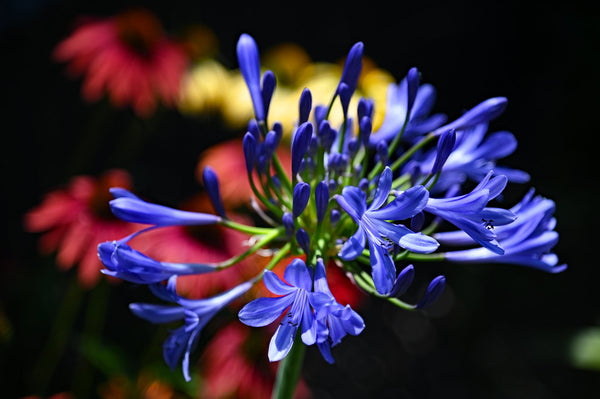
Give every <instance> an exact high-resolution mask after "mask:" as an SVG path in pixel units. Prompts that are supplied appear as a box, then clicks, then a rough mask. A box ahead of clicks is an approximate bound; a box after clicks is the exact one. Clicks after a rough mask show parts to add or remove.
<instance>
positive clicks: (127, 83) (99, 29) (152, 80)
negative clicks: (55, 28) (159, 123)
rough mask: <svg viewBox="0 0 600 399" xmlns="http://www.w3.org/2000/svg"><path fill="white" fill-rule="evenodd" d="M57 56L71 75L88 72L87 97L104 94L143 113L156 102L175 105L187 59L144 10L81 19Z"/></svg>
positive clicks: (138, 112)
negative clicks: (106, 16) (66, 63)
mask: <svg viewBox="0 0 600 399" xmlns="http://www.w3.org/2000/svg"><path fill="white" fill-rule="evenodd" d="M54 58H55V59H56V60H57V61H60V62H68V63H69V66H68V70H69V72H70V73H71V74H72V75H75V76H79V75H85V78H84V82H83V87H82V94H83V97H84V98H85V99H86V100H88V101H98V100H99V99H100V98H101V97H102V96H103V95H104V94H105V93H106V94H108V96H109V98H110V100H111V102H112V103H113V104H114V105H115V106H117V107H123V106H127V105H131V106H132V107H133V109H134V110H135V112H136V113H137V114H138V115H139V116H149V115H150V114H152V112H154V110H155V108H156V105H157V100H160V101H161V102H162V103H163V104H165V105H167V106H172V105H174V103H175V101H176V100H177V99H178V97H179V90H180V84H181V79H182V77H183V74H184V72H185V70H186V68H187V66H188V62H189V60H188V56H187V54H186V53H185V51H184V48H183V46H180V45H179V44H177V43H175V42H174V41H172V40H171V39H169V38H168V37H167V36H166V34H165V33H164V31H163V29H162V26H161V24H160V22H159V21H158V19H157V18H156V16H154V15H153V14H152V13H151V12H149V11H147V10H145V9H134V10H130V11H126V12H123V13H121V14H119V15H116V16H114V17H112V18H108V19H99V20H87V21H86V22H84V23H81V24H80V25H79V26H78V27H77V28H76V29H75V30H74V32H73V33H72V34H71V35H70V36H69V37H67V38H66V39H65V40H64V41H62V42H61V43H59V44H58V46H57V47H56V49H55V51H54Z"/></svg>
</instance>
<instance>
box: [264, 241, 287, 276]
mask: <svg viewBox="0 0 600 399" xmlns="http://www.w3.org/2000/svg"><path fill="white" fill-rule="evenodd" d="M291 247H292V244H290V243H289V242H288V243H287V244H285V245H284V246H283V247H281V249H280V250H279V251H277V253H276V254H275V255H273V258H271V261H270V262H269V264H267V266H266V267H265V269H267V270H272V269H273V268H274V267H275V266H277V264H278V263H279V261H281V259H283V258H285V257H286V256H287V255H288V254H289V253H290V248H291Z"/></svg>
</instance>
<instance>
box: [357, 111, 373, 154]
mask: <svg viewBox="0 0 600 399" xmlns="http://www.w3.org/2000/svg"><path fill="white" fill-rule="evenodd" d="M359 121H360V122H359V130H358V137H359V139H360V142H361V143H362V144H363V145H364V146H365V147H367V146H368V145H369V137H371V132H372V131H373V123H372V122H371V118H370V117H368V116H363V117H362V118H360V120H359Z"/></svg>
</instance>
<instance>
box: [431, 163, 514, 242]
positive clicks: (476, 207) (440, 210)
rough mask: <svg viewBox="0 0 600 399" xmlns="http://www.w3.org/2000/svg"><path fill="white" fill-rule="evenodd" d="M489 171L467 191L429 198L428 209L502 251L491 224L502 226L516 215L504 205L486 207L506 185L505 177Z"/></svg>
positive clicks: (478, 239)
mask: <svg viewBox="0 0 600 399" xmlns="http://www.w3.org/2000/svg"><path fill="white" fill-rule="evenodd" d="M492 173H493V172H490V173H488V174H487V175H486V177H485V178H484V179H483V180H482V181H481V182H480V183H479V184H478V185H477V187H475V188H474V189H473V191H471V192H470V193H468V194H465V195H461V196H455V197H449V198H429V199H428V201H427V205H426V206H425V211H426V212H429V213H431V214H434V215H436V216H439V217H440V218H442V219H444V220H446V221H448V222H450V223H452V224H453V225H455V226H456V227H458V228H460V229H461V230H462V231H464V232H465V233H466V234H467V235H469V236H470V237H471V238H472V239H473V240H475V241H476V242H478V243H479V244H481V245H482V246H484V247H485V248H487V249H489V250H490V251H492V252H494V253H497V254H502V253H503V249H502V248H501V247H500V245H498V241H497V240H496V233H495V231H494V229H493V228H491V227H492V226H502V225H505V224H508V223H511V222H512V221H513V220H515V215H514V214H513V213H512V212H510V211H508V210H506V209H502V208H494V207H486V205H487V204H488V202H489V201H491V200H493V199H494V198H496V197H497V196H498V195H499V194H500V193H501V192H502V190H503V189H504V187H505V186H506V182H507V179H506V177H505V176H495V177H491V176H492Z"/></svg>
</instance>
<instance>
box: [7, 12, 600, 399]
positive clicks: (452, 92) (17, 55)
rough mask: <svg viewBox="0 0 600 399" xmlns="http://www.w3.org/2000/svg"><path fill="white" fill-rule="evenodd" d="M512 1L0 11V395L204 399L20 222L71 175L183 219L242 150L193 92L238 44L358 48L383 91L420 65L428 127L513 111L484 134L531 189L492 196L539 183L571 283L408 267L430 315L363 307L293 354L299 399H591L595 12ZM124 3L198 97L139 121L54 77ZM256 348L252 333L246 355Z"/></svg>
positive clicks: (328, 53)
mask: <svg viewBox="0 0 600 399" xmlns="http://www.w3.org/2000/svg"><path fill="white" fill-rule="evenodd" d="M261 4H262V3H261ZM527 4H528V5H527V6H524V5H523V4H522V2H517V1H490V2H474V1H455V2H443V1H437V2H428V1H421V2H396V3H394V5H393V6H391V5H390V6H388V5H384V4H383V2H381V3H380V2H362V3H360V2H359V3H357V4H353V5H350V4H345V5H341V6H339V7H335V6H334V5H333V4H328V5H324V4H319V3H317V4H311V3H307V2H297V3H285V4H283V3H280V4H275V3H274V4H272V5H269V6H266V5H259V4H258V3H257V2H245V3H244V4H235V5H234V4H230V3H229V2H210V3H209V2H203V1H199V0H197V1H183V0H172V1H168V2H143V3H139V2H131V1H112V0H107V1H102V2H78V1H68V0H28V1H4V2H3V5H2V12H0V49H2V52H3V55H2V63H1V64H2V65H1V69H0V72H1V73H0V88H1V89H2V96H3V97H4V101H3V105H2V108H0V109H1V115H2V122H3V123H2V126H1V128H0V129H1V130H2V132H3V134H2V137H3V144H2V145H1V148H2V157H1V158H0V163H1V171H2V175H1V178H2V184H3V185H2V187H3V190H2V192H3V195H2V196H1V197H0V204H1V206H2V208H1V209H3V210H4V211H3V212H2V214H3V225H4V228H3V229H2V230H1V237H0V238H1V240H0V242H1V245H2V247H1V250H0V265H1V269H0V270H1V272H2V278H0V354H1V355H0V387H1V388H2V394H0V396H2V397H6V398H22V397H26V396H29V395H38V396H39V397H44V398H46V397H51V396H52V395H56V394H61V393H64V395H71V397H75V398H95V397H102V398H113V397H114V398H129V397H132V398H133V397H136V398H171V397H177V398H188V397H210V395H213V397H217V396H216V395H217V394H216V393H214V392H213V393H211V394H209V393H207V392H206V391H205V386H206V384H207V382H206V381H207V379H208V377H207V376H208V375H210V369H211V364H210V361H209V360H207V358H205V357H203V351H202V350H198V351H196V352H195V355H194V359H193V360H194V362H195V364H196V366H194V368H193V370H194V375H195V376H194V379H193V381H192V383H185V382H184V381H183V378H182V377H181V375H180V374H181V371H180V369H177V370H175V371H174V372H171V371H169V370H168V368H167V367H166V366H164V365H163V361H162V356H161V347H160V346H161V342H162V340H163V339H164V336H165V335H166V333H167V329H166V328H164V326H154V325H150V324H149V323H147V322H144V321H143V320H140V319H137V318H135V317H134V316H133V315H132V314H131V313H130V312H129V310H128V307H127V305H128V303H130V302H133V301H142V300H150V301H151V300H152V298H151V297H150V295H148V293H147V291H146V290H144V289H143V287H136V286H134V285H131V284H126V283H124V284H113V283H111V282H108V281H107V280H106V278H104V277H100V278H97V277H94V275H92V277H90V274H89V269H88V274H86V275H83V274H82V273H83V269H82V266H81V264H80V263H83V262H84V261H81V262H80V261H79V260H76V259H73V256H74V255H71V257H70V258H69V255H68V254H65V253H62V255H61V254H60V250H57V249H56V248H57V247H58V244H57V243H56V240H58V238H57V236H56V235H55V236H47V235H44V233H45V230H46V228H48V226H50V225H52V223H53V222H52V221H51V220H50V219H52V217H53V216H52V215H48V214H45V216H44V217H45V218H49V219H44V220H46V222H47V223H46V225H35V223H34V222H31V221H30V222H27V220H28V219H27V216H26V215H27V214H28V212H31V211H32V210H34V209H39V208H37V207H39V206H40V205H41V204H42V203H43V201H44V200H45V198H46V199H47V196H46V195H47V194H48V193H51V192H56V190H62V191H60V192H61V193H63V194H64V193H65V192H66V191H68V190H69V187H70V189H72V190H75V191H76V190H78V189H79V190H84V189H83V188H81V187H79V186H78V184H81V182H80V183H74V182H73V178H74V177H76V176H89V177H90V178H91V179H92V180H90V181H92V182H96V183H90V181H88V182H87V184H88V185H89V184H92V186H93V185H94V184H97V185H96V186H93V187H95V188H91V189H90V188H89V187H88V189H90V190H92V191H94V190H95V189H96V188H98V187H102V184H105V183H102V182H100V183H97V180H98V179H100V180H101V179H102V177H101V176H106V172H107V171H110V170H114V169H119V170H121V171H125V172H126V174H128V177H123V179H125V180H126V181H131V185H132V188H133V189H134V191H135V192H136V193H138V194H140V195H142V196H145V197H146V198H151V199H152V200H154V201H156V202H159V203H163V204H167V205H176V204H181V203H183V202H184V201H186V200H187V199H189V198H190V197H192V196H194V195H196V194H198V193H201V192H202V187H201V184H200V182H199V180H198V179H197V176H196V168H197V164H198V161H199V159H200V158H201V156H202V154H204V153H205V151H206V150H208V149H209V148H212V147H213V146H214V145H217V144H219V143H223V142H226V141H228V140H231V139H235V138H239V137H240V136H241V135H242V134H243V133H244V132H245V130H244V125H243V124H240V123H239V120H238V119H239V118H240V115H241V117H244V113H243V111H244V108H243V107H242V106H238V104H237V101H240V102H241V99H242V97H241V96H242V95H241V94H240V95H237V94H235V93H233V94H229V95H230V97H227V98H229V100H227V101H224V100H223V98H222V97H219V95H221V94H222V95H224V93H219V90H217V91H216V93H215V89H214V88H205V87H204V86H203V84H205V85H208V83H207V82H209V81H212V80H211V79H217V77H222V76H223V75H227V73H234V71H235V70H236V68H237V63H236V61H235V44H236V42H237V39H238V37H239V35H240V34H241V33H244V32H245V33H249V34H251V35H252V36H253V37H254V38H255V39H256V41H257V42H258V44H259V48H260V50H261V52H262V53H263V54H264V53H266V52H268V51H269V50H271V49H275V48H278V46H279V45H281V44H285V43H294V44H295V45H297V46H299V48H300V49H302V50H303V51H304V53H302V52H298V51H299V50H298V48H296V50H294V51H296V52H292V53H283V54H284V55H283V56H281V57H282V59H283V60H288V61H290V60H296V61H297V62H299V63H308V64H310V63H316V62H319V63H320V62H323V63H331V64H336V63H339V62H340V61H343V59H344V57H345V55H346V54H347V52H348V50H349V48H350V47H351V46H352V44H354V43H355V42H356V41H359V40H360V41H363V42H364V44H365V56H366V57H367V58H368V60H369V61H368V62H369V65H370V68H374V69H379V70H381V71H384V72H386V73H387V74H386V73H383V76H384V77H383V78H381V79H383V81H386V79H388V78H390V77H391V78H393V79H394V80H395V81H399V80H400V79H401V78H402V77H403V76H404V75H405V74H406V72H407V71H408V69H409V68H410V67H413V66H416V67H418V68H419V70H420V72H421V74H422V81H423V82H426V83H431V84H433V85H434V86H435V87H436V89H437V93H438V96H437V101H436V105H435V108H434V111H436V112H443V113H446V114H447V115H449V117H456V116H457V115H460V113H461V112H462V111H464V110H465V109H468V108H471V107H472V106H474V105H476V104H477V103H479V102H481V101H483V100H484V99H486V98H489V97H494V96H505V97H508V99H509V105H508V108H507V109H506V111H505V112H504V114H503V115H502V116H500V117H499V118H498V119H496V120H494V121H493V122H492V124H491V130H492V131H494V130H509V131H511V132H513V133H514V134H515V136H516V137H517V139H518V141H519V147H518V148H517V150H516V152H515V153H514V154H512V155H511V156H510V157H509V158H507V159H506V160H505V162H504V164H506V165H508V166H511V167H514V168H518V169H522V170H525V171H527V172H529V173H530V175H531V176H532V178H531V181H530V183H529V184H526V185H513V186H510V187H509V190H512V191H511V192H512V193H514V194H511V196H509V198H508V199H513V198H514V199H516V198H519V197H520V196H522V195H523V194H524V193H525V192H526V191H527V189H528V188H529V187H530V186H533V187H535V188H536V190H537V192H538V193H539V194H541V195H543V196H546V197H549V198H551V199H553V200H555V202H556V203H557V209H556V214H555V215H556V217H557V219H558V227H557V231H558V232H559V233H560V235H561V238H560V241H559V243H558V245H557V246H556V247H555V252H556V253H557V254H558V255H559V257H560V258H561V261H562V262H563V263H567V264H568V265H569V268H568V269H567V271H565V272H564V273H562V274H558V275H547V274H544V273H542V272H539V271H535V270H530V269H526V268H520V267H515V266H512V267H511V266H504V265H481V266H479V265H471V266H457V265H451V266H450V265H446V264H435V265H433V264H425V265H415V266H416V270H417V275H418V276H419V278H422V279H423V281H428V279H431V277H432V276H434V275H437V274H445V275H446V277H447V283H448V286H447V290H446V292H445V294H444V296H443V297H442V298H441V299H440V301H439V302H438V303H437V304H436V305H435V306H433V307H432V308H431V309H429V310H428V311H427V312H422V313H411V312H406V311H402V310H400V309H397V308H394V307H393V306H391V305H390V304H388V303H387V302H384V301H376V300H369V299H366V298H360V300H361V305H360V310H359V312H360V313H361V315H362V316H363V317H364V319H365V322H366V326H367V327H366V329H365V331H364V332H363V333H362V334H361V335H360V336H358V337H348V338H347V339H346V340H345V342H344V344H343V345H340V346H339V347H337V348H336V349H335V351H334V356H335V357H336V364H335V365H328V364H327V363H325V362H324V361H323V360H322V358H321V355H320V354H319V353H318V351H317V350H316V349H315V348H309V350H308V351H307V357H306V361H305V367H304V370H303V376H302V378H303V384H304V388H303V389H304V394H310V395H312V397H315V398H338V397H344V398H354V397H356V398H361V397H377V398H434V397H435V398H437V397H440V396H442V395H443V396H444V397H449V398H455V397H456V398H459V397H460V398H521V397H526V398H530V399H534V398H591V397H596V396H597V392H598V390H599V389H600V310H599V306H598V305H599V304H600V290H598V289H597V281H598V277H599V276H600V271H599V268H598V262H597V260H596V258H595V255H594V254H595V253H596V252H597V251H596V249H597V247H596V245H597V242H596V241H597V240H596V238H597V236H596V234H595V233H596V231H595V227H596V220H595V217H596V215H597V213H596V207H597V205H598V198H599V197H598V194H599V189H598V179H597V176H596V175H595V174H594V172H593V171H594V170H595V165H596V162H597V161H598V155H597V154H598V150H597V146H596V140H595V139H596V136H597V134H598V132H597V129H598V109H599V108H598V107H599V106H600V102H599V101H598V93H599V89H600V85H599V83H600V79H599V78H598V71H599V70H600V51H599V50H600V13H599V9H598V6H597V5H595V3H593V2H577V1H570V2H564V3H560V4H550V3H548V2H543V3H542V2H531V3H527ZM139 6H143V7H144V9H145V10H147V11H148V12H149V13H150V14H152V15H153V16H154V18H156V20H154V21H155V22H156V21H159V23H160V25H161V26H162V31H160V30H159V31H157V30H152V29H150V30H151V31H152V32H154V33H153V34H157V33H156V32H160V34H162V35H166V36H168V37H169V38H170V39H171V40H173V41H176V42H177V43H178V44H180V45H181V47H182V48H184V52H183V54H184V56H185V59H186V60H187V62H188V64H187V66H186V70H187V71H191V70H195V68H196V67H199V66H203V67H205V68H204V69H202V68H200V70H199V72H198V73H200V75H197V76H196V77H195V78H194V77H190V76H187V78H186V79H188V80H187V82H188V83H189V82H196V83H194V84H196V85H198V86H197V87H196V86H194V87H196V90H200V91H201V90H205V91H206V93H209V92H210V93H211V94H210V95H209V94H206V97H202V98H197V97H194V96H193V95H192V94H190V97H189V98H187V99H186V101H184V102H183V103H179V105H174V104H170V105H169V104H166V101H165V102H161V101H158V102H157V103H156V106H155V107H150V106H144V105H139V106H138V107H137V108H136V107H135V106H130V105H128V104H127V103H126V102H125V104H115V102H114V101H110V100H108V99H107V97H106V96H100V97H99V98H97V99H95V98H94V99H92V98H91V97H93V95H91V94H90V93H89V92H88V97H90V98H88V99H86V98H84V97H85V95H84V93H82V86H83V82H84V78H83V77H82V75H81V74H80V75H73V74H69V67H68V64H69V63H68V62H67V61H65V60H59V59H57V56H56V48H57V46H58V44H59V43H61V42H62V41H63V40H65V39H66V38H67V37H69V35H71V34H72V33H73V32H74V30H75V29H76V27H77V26H80V25H78V24H81V23H83V22H82V20H81V18H82V17H88V18H99V19H106V18H111V17H113V16H115V15H119V14H121V13H123V12H124V11H126V10H128V9H130V8H132V7H139ZM390 7H392V8H393V9H391V8H390ZM83 21H88V22H89V19H88V20H83ZM119 21H120V23H121V24H126V21H125V19H122V20H119ZM123 21H125V22H123ZM155 22H152V23H150V22H147V23H146V25H145V26H148V24H150V25H151V26H155V25H152V24H153V23H155ZM119 26H120V27H121V28H122V27H123V26H124V25H119ZM98 40H100V38H99V39H98ZM288 50H289V48H288ZM286 54H288V55H287V56H286ZM289 54H293V55H294V56H291V55H289ZM298 54H301V55H298ZM306 57H308V58H306ZM273 62H274V63H276V62H277V61H276V60H275V61H273ZM290 62H291V61H290ZM275 65H278V64H275ZM286 65H287V64H286ZM336 65H337V64H336ZM280 66H281V65H280ZM281 68H284V67H283V66H281ZM290 68H291V67H290ZM224 71H226V72H227V73H225V72H224ZM294 71H295V70H294V69H291V72H289V74H288V75H285V74H284V73H283V72H282V76H284V78H283V80H282V81H280V85H282V86H286V85H287V86H289V87H293V85H294V84H296V83H297V82H295V81H294V78H297V76H296V75H295V72H294ZM284 72H285V71H284ZM112 73H113V74H114V73H115V71H112ZM201 73H205V74H206V75H202V74H201ZM211 73H212V74H211ZM194 79H196V80H194ZM286 79H287V80H286ZM190 84H191V85H192V86H193V84H192V83H190ZM198 87H199V88H198ZM190 90H192V89H190ZM210 90H212V91H210ZM365 90H368V88H365ZM192 91H193V90H192ZM211 96H212V97H211ZM200 97H201V96H200ZM217 98H218V99H217ZM211 100H212V101H213V102H211ZM140 101H141V100H140ZM182 104H183V105H182ZM228 107H229V108H228ZM294 112H296V111H295V109H294ZM103 181H104V182H106V180H103ZM84 186H85V184H84ZM86 187H87V186H86ZM65 190H66V191H65ZM84 191H85V190H84ZM82 195H83V194H82ZM512 196H514V197H512ZM94 198H97V196H96V197H94ZM63 205H64V204H63ZM65 206H66V207H67V208H68V209H74V207H75V206H76V205H75V204H67V205H65ZM63 211H64V209H63V210H62V211H61V212H63ZM56 212H58V211H56ZM60 215H62V214H60V212H58V213H56V214H54V217H55V218H61V217H62V216H60ZM36 220H39V219H36ZM54 223H58V222H57V221H56V220H55V221H54ZM124 235H125V234H123V235H118V234H117V237H114V238H119V237H121V236H124ZM43 237H46V238H43ZM44 249H45V250H44ZM61 262H62V264H61ZM73 265H75V266H73ZM92 272H93V270H92ZM220 323H221V324H220ZM223 323H224V322H221V321H218V320H217V321H215V322H214V323H211V324H210V325H209V326H208V327H207V329H206V333H205V334H204V335H203V336H204V337H205V338H203V340H202V341H201V346H206V345H209V344H210V342H211V339H212V338H214V337H218V336H219V328H220V327H222V324H223ZM267 340H268V335H264V336H261V337H259V341H260V342H266V341H267ZM214 367H217V366H214ZM219 367H220V366H219ZM265 373H266V374H265V375H267V374H268V372H267V371H265ZM224 384H225V385H227V384H228V383H227V382H226V379H225V382H224ZM202 392H204V393H202ZM215 392H216V391H215ZM223 392H228V391H227V390H226V389H225V390H223ZM255 392H258V391H255ZM227 394H228V395H230V396H229V397H236V395H237V396H239V397H242V394H241V393H239V392H238V393H237V394H232V393H231V392H229V393H225V394H223V395H227ZM257 395H258V394H257ZM67 397H68V396H67ZM222 397H226V396H222ZM247 397H251V396H247ZM257 397H260V395H258V396H257Z"/></svg>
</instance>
